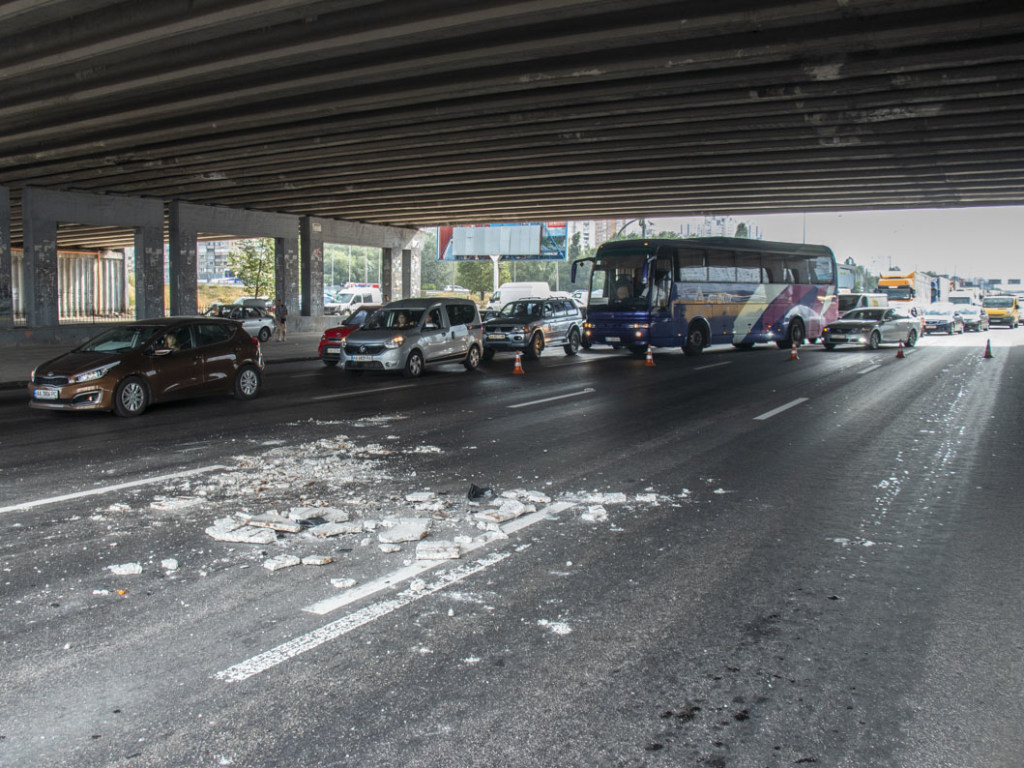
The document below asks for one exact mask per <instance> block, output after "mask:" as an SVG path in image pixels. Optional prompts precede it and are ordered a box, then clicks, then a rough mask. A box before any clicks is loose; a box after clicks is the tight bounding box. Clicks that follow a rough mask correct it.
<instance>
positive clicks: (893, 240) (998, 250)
mask: <svg viewBox="0 0 1024 768" xmlns="http://www.w3.org/2000/svg"><path fill="white" fill-rule="evenodd" d="M733 218H734V219H736V220H738V221H748V222H752V223H755V224H756V225H757V226H758V227H760V229H761V235H762V238H763V239H765V240H776V241H781V242H791V243H800V242H807V243H815V244H818V245H827V246H829V247H830V248H831V249H832V251H833V253H835V255H836V260H837V261H839V262H840V263H841V262H843V261H845V260H846V259H847V258H849V257H852V258H853V260H854V262H855V263H857V264H859V265H860V266H863V267H867V268H868V269H870V270H871V271H872V272H875V273H880V272H883V271H888V268H889V266H890V264H891V265H892V266H893V267H899V268H900V269H901V270H902V271H905V272H910V271H912V270H915V269H921V270H927V271H930V272H937V273H944V274H948V275H951V276H957V277H965V278H971V277H983V278H988V279H1005V278H1007V277H1024V238H1022V236H1024V207H1005V208H945V209H941V210H924V209H922V210H907V211H853V212H849V211H848V212H845V213H808V214H800V213H794V214H774V215H768V216H734V217H733ZM651 220H652V221H654V222H655V225H656V226H657V225H658V224H659V223H660V222H661V221H663V220H662V219H658V218H652V219H651ZM678 221H683V222H686V221H692V222H698V221H700V219H672V222H673V223H675V222H678ZM805 227H806V229H805ZM673 229H675V227H673ZM805 232H806V236H805Z"/></svg>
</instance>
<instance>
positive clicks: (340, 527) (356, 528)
mask: <svg viewBox="0 0 1024 768" xmlns="http://www.w3.org/2000/svg"><path fill="white" fill-rule="evenodd" d="M309 532H310V533H311V534H313V535H314V536H316V537H317V538H318V539H326V538H329V537H331V536H341V535H342V534H347V533H362V532H363V524H362V523H359V522H354V523H321V524H320V525H314V526H313V527H312V528H310V529H309Z"/></svg>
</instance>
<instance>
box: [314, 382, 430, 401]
mask: <svg viewBox="0 0 1024 768" xmlns="http://www.w3.org/2000/svg"><path fill="white" fill-rule="evenodd" d="M415 386H416V385H415V384H398V385H397V386H394V387H379V388H377V389H357V390H356V391H355V392H338V393H337V394H335V395H320V396H319V397H313V398H310V399H311V400H313V401H314V402H316V401H317V400H337V399H338V398H342V397H361V396H362V395H375V394H377V393H378V392H390V391H393V390H396V389H409V388H410V387H415Z"/></svg>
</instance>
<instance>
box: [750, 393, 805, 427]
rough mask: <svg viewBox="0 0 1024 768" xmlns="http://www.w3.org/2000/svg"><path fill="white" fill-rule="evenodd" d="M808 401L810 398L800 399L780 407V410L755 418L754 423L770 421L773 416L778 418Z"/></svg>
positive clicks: (774, 409) (776, 409)
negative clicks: (784, 412)
mask: <svg viewBox="0 0 1024 768" xmlns="http://www.w3.org/2000/svg"><path fill="white" fill-rule="evenodd" d="M807 400H808V398H806V397H798V398H797V399H796V400H793V401H791V402H788V403H786V404H785V405H780V406H779V407H778V408H773V409H772V410H770V411H768V412H767V413H762V414H761V415H760V416H755V417H754V421H764V420H766V419H770V418H771V417H772V416H778V415H779V414H780V413H782V412H783V411H788V410H789V409H790V408H792V407H793V406H795V405H800V403H806V402H807Z"/></svg>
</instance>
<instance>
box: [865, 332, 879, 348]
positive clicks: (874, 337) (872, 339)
mask: <svg viewBox="0 0 1024 768" xmlns="http://www.w3.org/2000/svg"><path fill="white" fill-rule="evenodd" d="M881 344H882V337H881V336H880V335H879V333H878V331H872V332H871V335H870V336H869V337H868V349H878V348H879V347H880V346H881Z"/></svg>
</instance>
